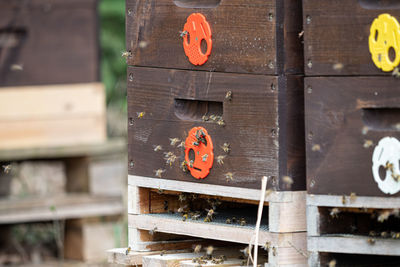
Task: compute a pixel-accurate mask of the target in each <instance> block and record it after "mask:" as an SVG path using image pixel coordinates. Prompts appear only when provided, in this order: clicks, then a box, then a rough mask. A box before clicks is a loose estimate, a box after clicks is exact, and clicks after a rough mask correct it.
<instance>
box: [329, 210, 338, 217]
mask: <svg viewBox="0 0 400 267" xmlns="http://www.w3.org/2000/svg"><path fill="white" fill-rule="evenodd" d="M339 213H340V210H339V209H338V208H333V209H331V212H330V213H329V215H331V217H332V218H337V217H338V214H339Z"/></svg>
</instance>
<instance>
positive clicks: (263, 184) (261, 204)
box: [253, 176, 268, 267]
mask: <svg viewBox="0 0 400 267" xmlns="http://www.w3.org/2000/svg"><path fill="white" fill-rule="evenodd" d="M267 182H268V177H267V176H263V178H262V180H261V195H260V202H259V203H258V213H257V223H256V229H255V232H256V238H255V240H254V257H253V267H257V257H258V248H257V247H258V233H259V232H260V224H261V217H262V212H263V208H264V201H265V191H266V190H267Z"/></svg>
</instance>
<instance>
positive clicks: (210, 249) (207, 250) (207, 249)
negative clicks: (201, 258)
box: [206, 246, 214, 259]
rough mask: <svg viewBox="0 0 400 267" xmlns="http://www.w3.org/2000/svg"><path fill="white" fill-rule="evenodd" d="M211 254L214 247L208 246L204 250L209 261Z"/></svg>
mask: <svg viewBox="0 0 400 267" xmlns="http://www.w3.org/2000/svg"><path fill="white" fill-rule="evenodd" d="M213 252H214V247H213V246H208V247H207V248H206V255H207V257H208V258H209V259H211V257H212V254H213Z"/></svg>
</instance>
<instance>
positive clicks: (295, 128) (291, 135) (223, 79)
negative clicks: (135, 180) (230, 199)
mask: <svg viewBox="0 0 400 267" xmlns="http://www.w3.org/2000/svg"><path fill="white" fill-rule="evenodd" d="M128 73H129V75H132V76H133V77H134V78H133V81H131V82H129V83H128V99H129V100H128V114H129V117H130V121H132V123H131V125H130V127H129V148H128V149H129V161H132V163H133V166H132V167H131V168H129V174H131V175H138V176H145V177H154V176H155V170H157V169H166V172H165V173H164V174H163V178H164V179H174V180H181V181H190V182H199V183H204V182H206V183H210V184H216V185H227V186H235V187H247V188H259V187H260V181H261V177H262V176H264V175H267V176H271V177H274V178H272V179H269V186H270V187H271V186H272V184H274V188H276V190H302V189H304V147H303V145H302V144H303V142H304V141H303V131H302V130H301V129H302V128H303V124H302V114H303V113H302V107H303V100H302V99H303V92H302V91H303V90H302V78H301V77H297V76H287V77H283V76H282V77H279V78H278V77H268V76H258V75H257V76H256V75H243V74H242V75H234V74H223V73H209V72H200V71H180V70H167V69H154V68H132V67H131V68H129V69H128ZM228 91H231V92H232V100H231V101H229V100H226V99H225V95H226V93H227V92H228ZM177 99H184V100H186V103H188V106H189V107H188V108H187V109H183V110H182V109H181V107H180V106H179V105H177V103H176V100H177ZM194 99H195V100H196V101H199V100H201V101H205V102H207V103H211V102H213V103H215V102H217V103H220V104H219V105H220V106H222V108H221V111H222V112H223V114H220V115H222V117H223V120H224V121H225V124H226V125H225V126H224V127H222V126H219V125H217V124H216V123H212V122H210V121H208V122H203V121H202V116H203V115H206V114H207V115H215V114H213V113H212V111H210V112H208V110H207V106H205V108H204V109H202V108H201V106H200V108H199V106H197V108H196V107H195V106H196V105H197V102H189V101H191V100H194ZM192 104H193V105H192ZM210 105H211V104H210ZM140 112H145V113H144V117H143V118H140V119H139V118H138V116H137V113H140ZM194 126H204V127H205V128H206V129H207V131H208V132H209V134H210V135H211V138H212V140H213V144H214V154H215V155H216V156H219V155H226V153H224V152H223V150H222V148H221V146H222V145H223V144H224V143H225V142H226V143H229V144H230V148H231V152H230V153H229V155H226V158H225V160H224V164H223V165H219V164H217V163H216V162H215V163H214V167H213V169H212V170H211V173H210V174H209V176H208V177H207V178H206V179H205V180H201V181H198V180H195V179H193V177H191V175H190V174H185V173H183V172H182V171H181V170H180V168H179V164H180V163H181V161H182V158H183V155H184V153H183V151H182V150H181V149H180V148H177V147H173V146H171V145H170V140H169V138H179V139H181V140H185V139H186V135H187V132H188V131H189V130H190V129H191V128H192V127H194ZM156 145H161V146H162V147H163V149H164V150H163V151H158V152H155V151H154V146H156ZM167 151H172V152H173V153H175V155H177V157H178V159H177V160H176V162H175V163H174V164H173V165H172V167H169V166H166V165H165V160H164V158H163V152H167ZM227 172H232V173H233V174H234V176H233V180H228V181H227V179H226V178H225V175H224V174H225V173H227ZM286 175H287V176H290V177H291V178H292V180H293V184H291V185H288V184H287V183H285V182H284V181H283V179H282V178H283V176H286Z"/></svg>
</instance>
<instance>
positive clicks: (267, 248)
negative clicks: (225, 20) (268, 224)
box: [262, 242, 271, 251]
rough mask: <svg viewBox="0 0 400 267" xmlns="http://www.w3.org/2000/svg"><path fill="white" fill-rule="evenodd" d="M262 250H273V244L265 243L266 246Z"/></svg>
mask: <svg viewBox="0 0 400 267" xmlns="http://www.w3.org/2000/svg"><path fill="white" fill-rule="evenodd" d="M262 248H263V249H264V250H265V251H269V249H270V248H271V242H265V244H264V245H263V246H262Z"/></svg>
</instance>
